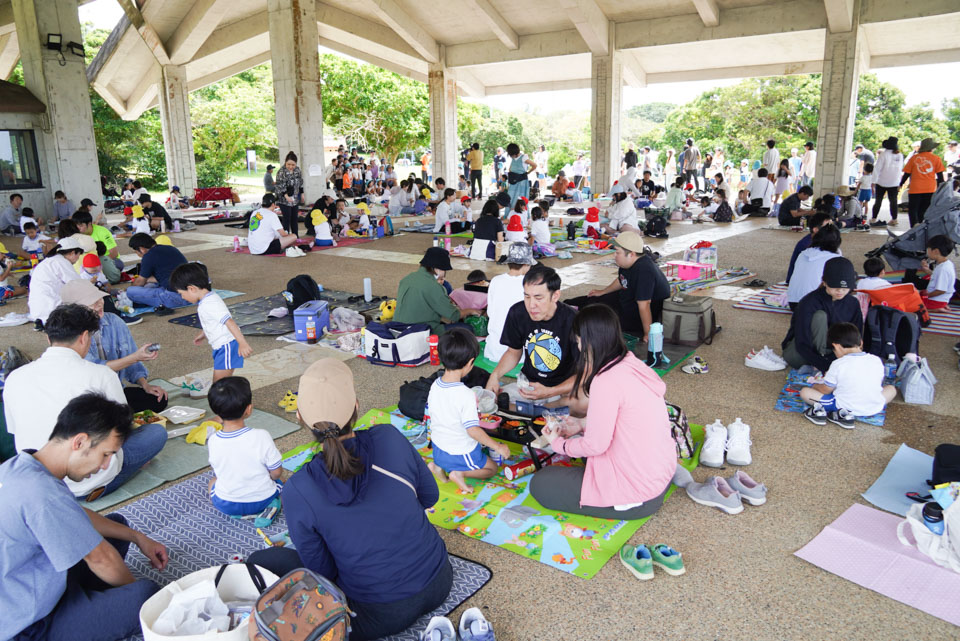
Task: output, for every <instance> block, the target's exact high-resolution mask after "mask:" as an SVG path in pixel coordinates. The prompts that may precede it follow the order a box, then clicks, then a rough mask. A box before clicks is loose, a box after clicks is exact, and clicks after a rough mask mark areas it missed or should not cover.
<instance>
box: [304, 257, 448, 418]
mask: <svg viewBox="0 0 960 641" xmlns="http://www.w3.org/2000/svg"><path fill="white" fill-rule="evenodd" d="M431 249H436V248H434V247H431ZM356 409H357V393H356V390H354V388H353V372H351V371H350V368H349V367H347V364H346V363H344V362H343V361H341V360H337V359H335V358H324V359H321V360H319V361H317V362H315V363H313V364H311V365H310V367H308V368H307V370H306V371H305V372H304V373H303V374H302V375H301V376H300V384H299V386H298V387H297V413H298V414H299V415H300V418H301V419H303V422H304V423H306V424H307V425H308V426H311V427H312V426H313V425H316V424H317V423H322V422H329V423H334V424H336V425H338V426H340V427H341V428H342V427H343V426H344V425H346V424H347V423H348V422H349V421H350V419H351V418H352V417H353V413H354V412H355V411H356Z"/></svg>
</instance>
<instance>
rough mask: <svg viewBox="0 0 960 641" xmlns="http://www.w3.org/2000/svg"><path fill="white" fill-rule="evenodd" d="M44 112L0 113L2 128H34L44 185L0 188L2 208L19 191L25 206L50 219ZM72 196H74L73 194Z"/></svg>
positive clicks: (75, 202)
mask: <svg viewBox="0 0 960 641" xmlns="http://www.w3.org/2000/svg"><path fill="white" fill-rule="evenodd" d="M42 120H43V115H42V114H23V113H0V130H3V129H32V130H33V132H34V139H35V140H36V141H37V162H38V164H39V165H40V181H41V182H42V183H43V187H41V188H39V189H16V190H13V189H10V190H7V191H3V190H0V209H3V208H4V207H6V206H7V205H8V204H9V203H10V194H12V193H18V194H21V195H22V196H23V207H30V208H32V209H33V212H34V215H35V216H38V217H40V218H46V219H47V220H49V219H50V216H51V215H52V214H53V191H54V190H52V189H51V185H50V175H51V174H50V163H49V161H48V158H47V154H46V149H45V148H44V136H43V135H42V130H41V126H42ZM82 197H83V196H80V197H79V198H76V199H75V200H74V204H78V203H79V202H80V198H82ZM71 198H72V196H71Z"/></svg>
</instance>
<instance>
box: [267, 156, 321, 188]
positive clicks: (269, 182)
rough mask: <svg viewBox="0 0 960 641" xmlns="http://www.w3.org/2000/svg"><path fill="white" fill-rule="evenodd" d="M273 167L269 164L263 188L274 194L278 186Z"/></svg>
mask: <svg viewBox="0 0 960 641" xmlns="http://www.w3.org/2000/svg"><path fill="white" fill-rule="evenodd" d="M331 164H332V163H331ZM273 169H274V167H273V165H267V173H265V174H264V175H263V190H264V191H265V192H267V193H268V194H272V193H273V190H274V189H275V188H276V184H275V183H274V182H273ZM332 173H333V172H331V174H332Z"/></svg>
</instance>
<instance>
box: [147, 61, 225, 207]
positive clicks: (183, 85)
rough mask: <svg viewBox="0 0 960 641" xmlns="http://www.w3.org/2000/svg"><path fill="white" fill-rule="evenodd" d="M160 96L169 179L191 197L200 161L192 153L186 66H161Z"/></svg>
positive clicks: (161, 122)
mask: <svg viewBox="0 0 960 641" xmlns="http://www.w3.org/2000/svg"><path fill="white" fill-rule="evenodd" d="M159 98H160V99H159V103H160V124H161V125H162V126H163V148H164V153H165V155H166V157H167V182H168V184H169V185H170V186H173V185H177V186H178V187H180V193H181V194H182V195H183V196H186V197H188V198H192V197H193V193H194V191H195V190H196V188H197V186H198V185H197V163H196V160H195V158H194V156H193V125H192V124H191V123H190V92H189V91H188V90H187V72H186V68H185V67H183V66H182V65H166V66H164V67H163V68H162V69H161V77H160V97H159ZM215 186H216V185H207V187H215Z"/></svg>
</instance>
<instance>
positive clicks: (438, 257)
mask: <svg viewBox="0 0 960 641" xmlns="http://www.w3.org/2000/svg"><path fill="white" fill-rule="evenodd" d="M452 269H453V267H452V266H451V265H450V254H449V252H447V250H446V249H444V248H443V247H428V248H427V251H426V252H425V253H424V254H423V258H422V259H420V268H419V269H418V270H417V271H415V272H413V273H411V274H407V275H406V276H404V277H403V280H401V281H400V285H399V286H398V287H397V310H396V312H395V313H394V315H393V320H395V321H396V322H398V323H408V324H411V325H412V324H414V323H426V324H428V325H430V329H431V330H432V331H433V332H434V333H436V334H442V333H443V332H444V331H445V330H446V329H447V327H449V326H451V325H454V324H455V325H457V326H463V327H466V325H464V324H463V323H460V322H459V321H460V318H461V317H462V316H478V315H479V314H480V312H479V311H478V310H476V309H460V308H458V307H457V306H456V305H455V304H454V303H453V301H452V300H450V297H449V296H448V295H447V292H446V291H445V290H444V288H443V285H441V284H440V282H439V281H441V280H442V279H443V278H444V277H445V276H446V273H447V272H448V271H451V270H452Z"/></svg>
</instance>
